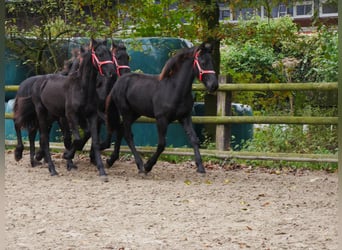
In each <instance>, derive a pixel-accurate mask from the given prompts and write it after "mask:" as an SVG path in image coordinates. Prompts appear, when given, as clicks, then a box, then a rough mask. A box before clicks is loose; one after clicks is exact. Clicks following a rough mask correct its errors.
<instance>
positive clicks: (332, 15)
mask: <svg viewBox="0 0 342 250" xmlns="http://www.w3.org/2000/svg"><path fill="white" fill-rule="evenodd" d="M326 2H327V0H321V1H320V4H319V16H320V17H337V16H338V10H337V12H334V13H323V4H325V3H326Z"/></svg>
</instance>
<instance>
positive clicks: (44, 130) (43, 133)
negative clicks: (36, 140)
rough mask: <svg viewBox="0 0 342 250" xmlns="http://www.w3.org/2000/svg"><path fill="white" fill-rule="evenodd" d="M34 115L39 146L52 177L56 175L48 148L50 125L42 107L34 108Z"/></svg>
mask: <svg viewBox="0 0 342 250" xmlns="http://www.w3.org/2000/svg"><path fill="white" fill-rule="evenodd" d="M36 113H37V114H38V121H39V135H40V146H41V148H42V150H43V152H44V159H45V160H46V161H47V163H48V167H49V172H50V174H51V175H52V176H53V175H58V173H57V171H56V169H55V165H54V163H53V162H52V159H51V154H50V146H49V131H50V127H51V126H49V125H50V124H49V123H48V120H47V112H46V110H44V108H43V107H36Z"/></svg>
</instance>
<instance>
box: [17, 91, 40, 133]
mask: <svg viewBox="0 0 342 250" xmlns="http://www.w3.org/2000/svg"><path fill="white" fill-rule="evenodd" d="M13 120H14V122H15V123H16V124H17V125H18V126H19V127H21V128H26V129H31V128H35V127H37V114H36V111H35V107H34V103H33V101H32V98H31V96H28V97H17V98H16V99H15V102H14V107H13Z"/></svg>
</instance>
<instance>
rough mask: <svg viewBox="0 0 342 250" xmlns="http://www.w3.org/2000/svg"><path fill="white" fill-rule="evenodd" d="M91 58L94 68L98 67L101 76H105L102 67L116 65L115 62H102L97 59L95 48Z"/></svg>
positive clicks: (92, 50)
mask: <svg viewBox="0 0 342 250" xmlns="http://www.w3.org/2000/svg"><path fill="white" fill-rule="evenodd" d="M91 58H92V60H93V65H94V66H97V68H98V70H99V72H100V74H101V76H103V72H102V66H103V65H104V64H114V63H113V61H110V60H107V61H102V62H101V61H100V60H99V59H98V58H97V55H96V54H95V51H94V48H92V49H91Z"/></svg>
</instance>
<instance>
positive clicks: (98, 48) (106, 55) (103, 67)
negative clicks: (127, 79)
mask: <svg viewBox="0 0 342 250" xmlns="http://www.w3.org/2000/svg"><path fill="white" fill-rule="evenodd" d="M90 49H91V57H92V62H93V65H94V67H95V68H96V69H97V70H98V72H99V73H100V75H102V76H106V77H111V76H112V75H113V74H115V67H114V62H113V58H112V54H111V52H110V50H109V49H108V48H107V41H106V40H103V41H97V40H95V39H91V43H90Z"/></svg>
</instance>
